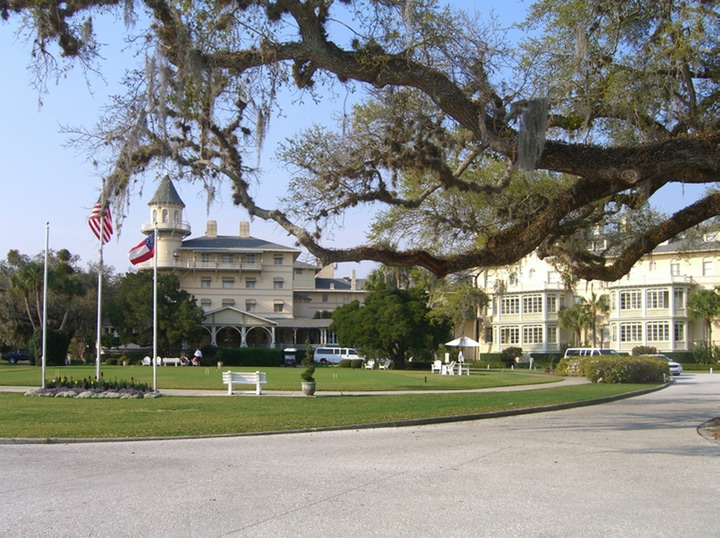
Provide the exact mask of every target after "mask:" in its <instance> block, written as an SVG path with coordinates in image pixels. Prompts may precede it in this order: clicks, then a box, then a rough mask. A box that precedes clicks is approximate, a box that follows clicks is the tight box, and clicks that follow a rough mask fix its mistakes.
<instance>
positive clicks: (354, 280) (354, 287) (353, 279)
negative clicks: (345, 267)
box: [350, 269, 357, 291]
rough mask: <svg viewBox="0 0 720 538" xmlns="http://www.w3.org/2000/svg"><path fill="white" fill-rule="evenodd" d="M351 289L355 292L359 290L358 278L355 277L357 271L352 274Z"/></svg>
mask: <svg viewBox="0 0 720 538" xmlns="http://www.w3.org/2000/svg"><path fill="white" fill-rule="evenodd" d="M350 289H351V290H353V291H355V290H356V289H357V277H356V275H355V269H353V270H352V272H351V273H350Z"/></svg>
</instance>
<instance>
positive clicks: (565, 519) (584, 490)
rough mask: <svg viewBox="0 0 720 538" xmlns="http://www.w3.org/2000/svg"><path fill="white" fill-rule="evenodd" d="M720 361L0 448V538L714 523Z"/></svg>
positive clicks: (671, 529)
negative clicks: (419, 402)
mask: <svg viewBox="0 0 720 538" xmlns="http://www.w3.org/2000/svg"><path fill="white" fill-rule="evenodd" d="M718 416H720V375H717V374H715V375H709V374H704V375H702V374H699V375H692V374H690V375H683V376H681V378H680V379H679V380H678V381H677V382H676V383H675V384H673V385H672V386H670V387H668V388H666V389H664V390H661V391H657V392H654V393H651V394H647V395H644V396H639V397H635V398H630V399H626V400H621V401H617V402H613V403H608V404H603V405H596V406H590V407H582V408H576V409H571V410H564V411H554V412H548V413H542V414H532V415H523V416H516V417H506V418H496V419H489V420H480V421H472V422H462V423H451V424H440V425H432V426H420V427H405V428H397V429H375V430H351V431H337V432H322V433H320V432H315V433H302V434H290V435H270V436H256V437H231V438H214V439H195V440H177V441H141V442H103V443H89V444H88V443H84V444H55V445H40V444H34V445H0V492H1V494H0V499H1V502H0V536H3V537H14V536H32V537H40V536H52V537H62V536H73V537H74V536H98V537H124V536H138V537H166V536H167V537H185V536H188V537H190V536H192V537H206V536H207V537H216V536H252V537H265V536H267V537H281V536H282V537H284V536H332V537H345V536H353V537H358V536H373V537H377V536H392V537H399V536H443V537H448V536H474V537H475V536H492V537H501V536H502V537H514V536H522V537H555V536H562V537H565V536H568V537H574V536H583V537H595V536H597V537H614V536H617V537H620V536H622V537H634V536H642V537H645V536H647V537H662V536H667V537H680V536H682V537H694V536H698V537H700V536H702V537H705V536H720V518H719V517H718V500H719V499H720V444H717V443H714V442H712V441H708V440H707V439H705V438H703V437H701V436H700V435H699V434H698V432H697V428H698V426H700V425H701V424H702V423H703V422H705V421H707V420H709V419H712V418H715V417H718Z"/></svg>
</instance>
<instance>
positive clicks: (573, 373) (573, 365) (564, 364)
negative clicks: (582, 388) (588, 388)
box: [555, 356, 588, 377]
mask: <svg viewBox="0 0 720 538" xmlns="http://www.w3.org/2000/svg"><path fill="white" fill-rule="evenodd" d="M587 359H588V357H576V356H570V357H563V358H562V359H560V362H558V364H557V368H556V370H555V372H556V373H557V375H562V376H569V377H584V376H585V375H587V374H586V373H585V363H586V362H587Z"/></svg>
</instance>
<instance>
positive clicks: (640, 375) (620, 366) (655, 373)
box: [557, 355, 670, 383]
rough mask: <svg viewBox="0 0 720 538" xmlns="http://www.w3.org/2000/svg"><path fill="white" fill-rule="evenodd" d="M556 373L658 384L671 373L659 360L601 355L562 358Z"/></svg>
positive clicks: (602, 380)
mask: <svg viewBox="0 0 720 538" xmlns="http://www.w3.org/2000/svg"><path fill="white" fill-rule="evenodd" d="M557 374H558V375H564V376H575V377H582V376H585V377H587V379H588V381H590V382H591V383H661V382H663V381H664V380H665V379H666V378H667V376H668V375H670V369H669V367H668V364H667V362H666V361H664V360H662V359H653V358H650V357H613V356H609V355H603V356H600V357H567V358H563V359H561V360H560V362H559V363H558V366H557Z"/></svg>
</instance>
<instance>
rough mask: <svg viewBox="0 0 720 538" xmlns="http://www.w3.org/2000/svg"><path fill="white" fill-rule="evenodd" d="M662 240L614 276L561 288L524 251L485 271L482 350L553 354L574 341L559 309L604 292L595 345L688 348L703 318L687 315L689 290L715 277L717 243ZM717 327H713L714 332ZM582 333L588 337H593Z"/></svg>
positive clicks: (480, 279) (699, 337)
mask: <svg viewBox="0 0 720 538" xmlns="http://www.w3.org/2000/svg"><path fill="white" fill-rule="evenodd" d="M682 247H683V245H682V243H681V242H674V243H673V242H668V243H665V244H662V245H660V246H658V247H657V248H656V249H655V250H654V251H653V252H652V253H651V254H649V255H646V256H644V257H643V258H642V259H641V260H640V261H639V262H638V263H637V264H636V265H635V266H634V267H633V268H632V270H631V271H630V273H629V274H627V275H626V276H625V277H623V278H622V279H620V280H618V281H615V282H601V281H591V282H588V281H583V280H581V281H578V282H576V283H575V284H574V286H573V289H568V288H567V286H566V285H565V284H564V283H563V282H562V280H561V278H560V274H559V273H558V272H557V270H556V269H555V268H554V267H552V266H551V265H550V264H548V263H546V262H545V261H543V260H540V259H539V258H538V257H537V256H535V255H530V256H528V257H526V258H524V259H523V260H521V261H520V262H518V263H516V264H514V265H512V266H507V267H499V268H492V269H488V270H484V271H482V272H480V273H479V274H478V275H477V285H478V287H480V288H482V289H484V290H486V291H487V292H488V293H489V294H490V296H491V301H490V305H489V306H488V307H487V309H486V310H485V312H484V313H483V316H481V318H482V319H481V323H478V324H476V329H475V332H476V336H477V338H476V339H477V340H479V341H480V342H481V343H482V344H483V347H481V348H480V351H481V352H500V351H502V350H503V349H505V348H507V347H510V346H516V347H520V348H522V349H523V351H524V352H545V353H553V352H558V351H560V350H561V348H562V346H563V345H568V344H571V343H573V339H574V335H573V334H571V333H570V332H568V331H565V330H563V329H562V328H561V327H560V325H559V323H558V311H559V310H560V308H562V307H563V306H572V305H573V304H574V303H575V302H578V301H580V300H581V298H586V299H590V298H591V296H592V294H593V293H594V294H595V295H596V296H600V295H605V296H607V298H608V299H609V301H608V304H609V305H610V311H609V313H608V314H607V315H606V316H603V317H601V318H600V319H599V322H598V329H599V330H598V331H597V337H596V344H597V346H598V347H601V346H602V347H609V348H613V349H616V350H618V351H620V352H628V353H629V352H630V351H632V349H633V348H634V347H636V346H652V347H655V348H657V349H658V350H659V351H661V352H672V351H690V350H692V349H693V347H694V346H695V344H696V343H698V342H699V341H703V340H704V327H703V325H704V322H703V321H702V320H692V319H690V317H689V316H688V310H687V304H688V296H689V294H690V293H691V292H692V291H693V290H697V289H714V288H715V286H716V285H718V284H720V278H718V275H719V274H720V243H718V242H717V241H715V240H714V238H713V240H712V241H706V242H705V243H704V244H703V245H701V246H700V247H699V248H694V249H693V250H692V251H688V250H686V249H684V248H682ZM716 333H720V331H716V332H714V333H713V334H716ZM591 338H592V337H591V336H590V334H589V333H588V336H587V340H588V342H589V343H592V340H591Z"/></svg>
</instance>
